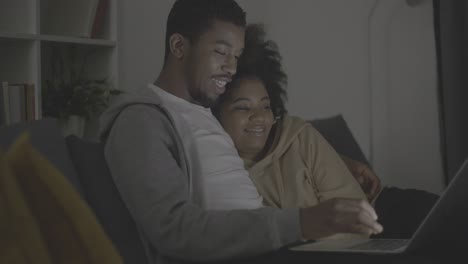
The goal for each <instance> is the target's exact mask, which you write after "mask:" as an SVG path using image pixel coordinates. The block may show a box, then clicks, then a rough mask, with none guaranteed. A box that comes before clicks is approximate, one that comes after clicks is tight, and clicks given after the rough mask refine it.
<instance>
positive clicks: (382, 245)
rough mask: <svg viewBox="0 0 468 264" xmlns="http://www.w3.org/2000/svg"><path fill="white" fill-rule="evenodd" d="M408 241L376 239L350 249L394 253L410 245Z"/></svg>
mask: <svg viewBox="0 0 468 264" xmlns="http://www.w3.org/2000/svg"><path fill="white" fill-rule="evenodd" d="M408 242H409V240H407V239H375V240H369V241H367V242H364V243H362V244H358V245H354V246H352V247H349V248H348V249H352V250H386V251H392V250H397V249H399V248H401V247H404V246H406V245H407V244H408Z"/></svg>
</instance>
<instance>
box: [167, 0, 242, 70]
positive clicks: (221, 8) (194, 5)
mask: <svg viewBox="0 0 468 264" xmlns="http://www.w3.org/2000/svg"><path fill="white" fill-rule="evenodd" d="M214 20H221V21H225V22H230V23H233V24H234V25H236V26H239V27H242V28H244V27H245V26H246V24H247V22H246V13H245V12H244V10H243V9H242V8H241V7H240V6H239V5H238V4H237V3H236V1H234V0H176V1H175V3H174V5H173V6H172V8H171V11H170V12H169V16H168V18H167V25H166V52H165V57H164V61H166V60H167V57H168V54H169V53H170V49H169V38H170V37H171V35H172V34H174V33H179V34H181V35H183V36H184V37H186V38H188V39H189V40H190V41H191V42H195V41H196V40H197V39H198V37H199V36H200V35H201V34H202V33H204V32H205V31H206V30H208V29H209V28H210V27H211V26H212V25H213V22H214Z"/></svg>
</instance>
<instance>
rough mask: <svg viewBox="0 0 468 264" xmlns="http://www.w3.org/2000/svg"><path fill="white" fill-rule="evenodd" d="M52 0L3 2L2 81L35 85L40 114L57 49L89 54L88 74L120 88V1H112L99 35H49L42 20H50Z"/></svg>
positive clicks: (0, 4) (0, 19)
mask: <svg viewBox="0 0 468 264" xmlns="http://www.w3.org/2000/svg"><path fill="white" fill-rule="evenodd" d="M54 1H56V0H54ZM62 1H65V0H62ZM66 1H82V0H66ZM52 2H53V1H52V0H1V1H0V81H8V82H11V83H24V82H28V83H33V84H34V85H35V87H36V96H35V98H36V104H35V106H36V113H37V114H38V116H41V113H42V104H41V95H42V90H43V85H44V81H46V80H48V78H50V72H51V71H50V65H51V62H50V56H51V53H52V52H54V51H56V50H57V51H58V50H60V51H62V52H63V51H65V52H71V50H73V52H76V55H77V56H78V57H81V56H85V55H86V56H87V63H86V64H85V72H86V77H89V78H107V79H108V80H109V81H110V82H111V84H112V86H113V87H114V88H118V83H117V81H118V78H117V77H118V76H117V72H118V50H117V48H118V45H117V12H118V0H109V4H108V8H107V10H106V13H105V16H104V23H103V29H102V33H101V34H100V35H98V36H97V37H96V38H83V37H76V36H73V35H72V34H69V35H68V34H64V35H53V34H49V33H48V32H47V29H44V28H43V27H42V26H41V22H43V21H45V19H50V17H49V16H46V15H45V14H46V12H47V8H49V5H51V4H52ZM57 23H60V21H57ZM65 67H68V66H67V65H65Z"/></svg>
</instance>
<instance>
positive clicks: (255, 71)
mask: <svg viewBox="0 0 468 264" xmlns="http://www.w3.org/2000/svg"><path fill="white" fill-rule="evenodd" d="M265 35H266V33H265V29H264V26H263V25H262V24H250V25H248V26H247V28H246V32H245V48H244V52H243V54H242V55H241V57H240V58H239V62H238V64H237V72H236V74H235V75H234V76H233V80H232V81H231V82H230V83H229V84H228V85H227V87H226V88H227V90H226V92H225V93H224V94H223V95H221V96H220V97H219V98H218V102H217V104H216V105H215V106H214V107H213V113H214V115H215V116H216V117H218V118H219V114H220V107H221V105H222V104H223V103H224V102H225V101H227V100H228V99H229V98H230V96H231V93H232V90H234V89H236V88H237V87H239V84H240V81H241V80H242V79H249V78H256V79H258V80H260V81H261V82H262V83H263V85H264V86H265V88H266V90H267V93H268V96H269V97H270V102H271V109H272V111H273V115H274V116H275V118H277V119H281V118H282V117H283V115H284V114H286V113H287V110H286V107H285V101H286V100H287V93H286V86H287V75H286V73H285V72H284V71H283V68H282V64H281V63H282V57H281V54H280V53H279V51H278V46H277V44H276V43H275V42H273V41H272V40H266V39H265Z"/></svg>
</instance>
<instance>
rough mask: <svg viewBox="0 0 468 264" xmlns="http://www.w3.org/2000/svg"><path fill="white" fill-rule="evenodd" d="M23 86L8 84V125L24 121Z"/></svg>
mask: <svg viewBox="0 0 468 264" xmlns="http://www.w3.org/2000/svg"><path fill="white" fill-rule="evenodd" d="M25 94H26V91H25V85H24V84H8V99H9V104H10V124H14V123H20V122H24V121H26V102H25V98H26V96H25Z"/></svg>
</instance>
